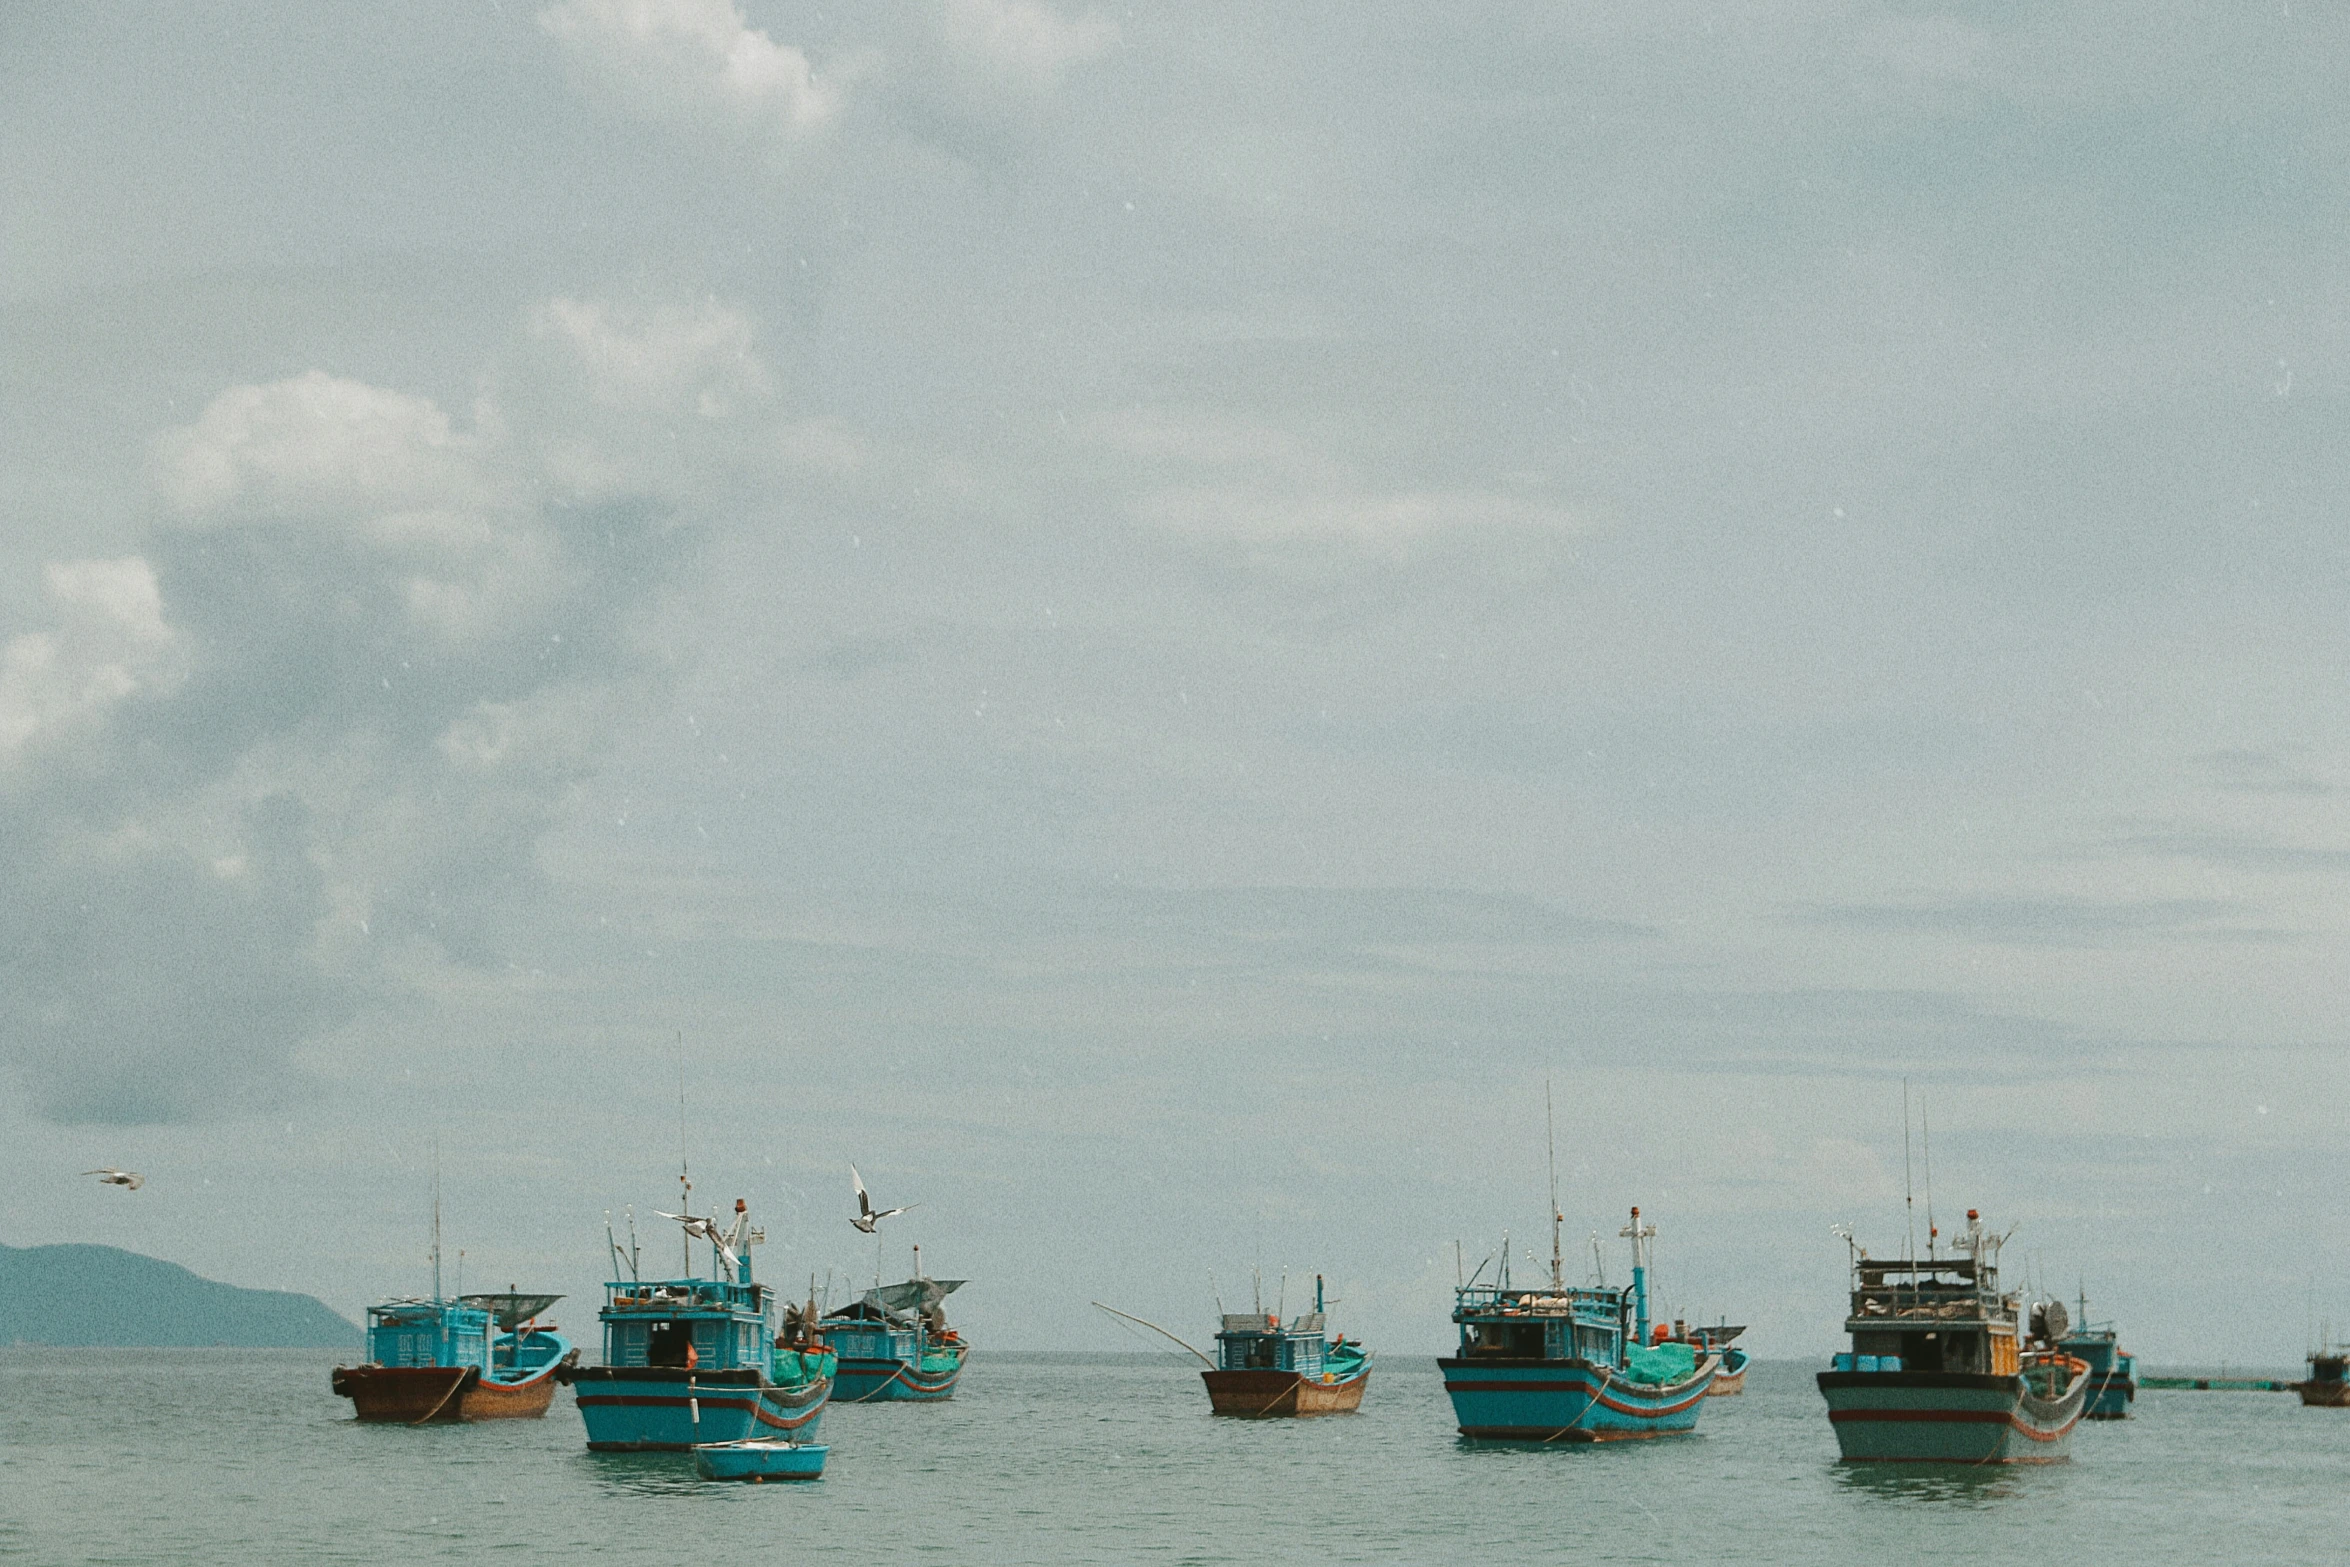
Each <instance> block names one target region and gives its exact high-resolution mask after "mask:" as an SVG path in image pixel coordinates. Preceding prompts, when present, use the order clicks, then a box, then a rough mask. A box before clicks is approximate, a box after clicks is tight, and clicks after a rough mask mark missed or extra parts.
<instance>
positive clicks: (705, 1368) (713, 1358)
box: [562, 1200, 837, 1452]
mask: <svg viewBox="0 0 2350 1567" xmlns="http://www.w3.org/2000/svg"><path fill="white" fill-rule="evenodd" d="M734 1210H735V1221H734V1226H733V1228H732V1229H730V1230H720V1229H719V1228H718V1223H717V1220H716V1219H701V1218H696V1219H692V1220H690V1221H687V1224H686V1229H687V1234H688V1235H689V1236H700V1237H702V1238H704V1239H706V1240H708V1241H709V1243H710V1250H711V1271H712V1273H713V1274H714V1275H715V1276H714V1277H710V1278H696V1277H687V1278H680V1279H645V1278H642V1277H640V1276H637V1275H638V1269H637V1267H636V1260H637V1259H636V1255H635V1249H634V1244H633V1241H632V1243H631V1248H630V1251H629V1253H628V1254H627V1255H626V1256H622V1255H621V1253H620V1251H619V1248H618V1246H617V1245H616V1244H615V1245H614V1246H613V1247H612V1251H613V1256H614V1258H615V1260H616V1261H617V1262H618V1263H619V1264H620V1266H621V1267H623V1268H626V1269H627V1270H628V1272H629V1273H630V1275H631V1276H630V1277H629V1278H626V1279H617V1280H614V1281H612V1282H610V1283H608V1284H606V1285H605V1286H604V1309H603V1310H602V1311H600V1312H598V1313H597V1316H598V1318H599V1319H600V1320H601V1321H602V1323H603V1325H604V1363H603V1364H602V1365H600V1366H582V1367H578V1368H576V1369H572V1370H570V1371H568V1372H566V1373H563V1374H562V1380H564V1381H567V1382H569V1383H571V1384H572V1386H573V1389H574V1392H575V1394H576V1397H577V1401H578V1404H579V1414H580V1418H581V1420H582V1421H584V1422H585V1423H586V1425H587V1438H588V1446H589V1447H590V1448H592V1449H594V1450H596V1451H598V1452H663V1451H667V1452H683V1451H685V1450H687V1449H689V1448H694V1447H701V1446H705V1445H708V1444H711V1443H726V1442H741V1441H745V1440H748V1439H749V1438H751V1437H755V1436H772V1437H783V1438H787V1439H789V1440H793V1441H800V1442H805V1441H807V1440H809V1439H810V1438H812V1437H814V1436H815V1434H816V1428H817V1425H818V1423H819V1422H820V1421H821V1419H822V1418H823V1414H824V1405H825V1403H826V1401H827V1400H828V1399H829V1398H830V1397H831V1395H832V1377H833V1370H834V1367H835V1365H836V1363H837V1362H836V1357H835V1356H834V1355H833V1353H832V1352H831V1351H830V1350H829V1349H827V1348H825V1347H824V1345H823V1344H821V1343H818V1342H801V1343H794V1342H791V1341H789V1340H788V1339H784V1338H776V1337H774V1336H773V1329H772V1327H771V1326H770V1322H769V1315H770V1311H771V1309H772V1307H773V1303H774V1291H772V1290H771V1289H769V1288H768V1287H767V1286H766V1285H764V1284H760V1283H758V1282H756V1281H754V1280H753V1279H752V1277H751V1259H750V1254H749V1251H748V1249H747V1248H748V1243H750V1242H752V1241H755V1240H757V1239H758V1238H759V1237H758V1236H757V1234H756V1233H755V1232H753V1231H751V1230H750V1228H749V1217H748V1214H747V1212H746V1209H745V1205H744V1204H743V1203H742V1202H740V1201H739V1200H738V1201H737V1202H736V1203H735V1205H734ZM672 1217H674V1216H672ZM688 1255H689V1257H690V1255H691V1253H690V1252H689V1253H688ZM616 1271H617V1270H616Z"/></svg>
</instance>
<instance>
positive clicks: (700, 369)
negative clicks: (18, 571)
mask: <svg viewBox="0 0 2350 1567" xmlns="http://www.w3.org/2000/svg"><path fill="white" fill-rule="evenodd" d="M531 330H532V332H533V333H535V334H536V335H537V336H538V337H540V338H542V339H549V340H553V341H556V342H559V343H561V344H562V345H563V346H564V347H565V348H567V349H568V350H569V351H570V352H571V353H572V354H573V355H574V356H576V358H577V360H578V362H579V364H580V366H581V367H582V368H583V369H584V371H585V372H586V374H587V377H588V384H589V388H590V390H591V392H592V394H593V396H594V397H595V400H596V401H597V402H598V403H600V404H602V405H603V406H605V407H607V408H614V409H622V410H631V411H645V412H656V413H678V412H684V411H689V410H690V411H691V412H692V413H693V414H694V415H695V416H696V417H698V418H703V419H723V418H726V417H727V416H728V415H730V414H733V413H735V412H737V411H739V410H741V409H742V408H744V407H746V406H748V405H750V404H753V403H758V402H762V401H764V400H766V399H767V398H768V397H769V396H771V395H772V394H773V392H774V381H773V378H772V377H770V376H769V374H768V373H767V367H766V366H765V365H764V364H763V363H761V362H760V360H759V357H758V355H757V354H756V353H755V352H753V350H752V342H753V340H754V338H755V337H756V335H757V334H756V331H755V329H754V327H753V325H752V323H751V319H750V318H749V317H748V316H746V315H744V314H743V313H742V312H741V311H738V310H731V309H729V308H727V307H726V306H724V305H722V304H720V303H719V302H718V301H717V300H715V299H705V300H702V301H699V302H698V303H696V304H694V305H691V306H688V307H684V308H680V307H677V306H663V307H657V308H654V309H650V310H628V309H623V308H621V307H618V306H615V305H612V304H609V303H607V302H605V301H602V300H583V299H564V298H555V299H550V300H548V301H547V302H546V303H545V304H544V305H542V306H540V307H539V308H538V309H537V310H536V311H534V312H533V313H532V316H531Z"/></svg>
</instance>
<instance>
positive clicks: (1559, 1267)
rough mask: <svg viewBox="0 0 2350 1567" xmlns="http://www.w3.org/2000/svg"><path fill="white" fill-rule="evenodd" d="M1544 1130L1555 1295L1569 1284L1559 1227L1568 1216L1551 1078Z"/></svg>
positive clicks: (1545, 1083)
mask: <svg viewBox="0 0 2350 1567" xmlns="http://www.w3.org/2000/svg"><path fill="white" fill-rule="evenodd" d="M1542 1130H1543V1133H1544V1135H1545V1137H1546V1138H1547V1139H1548V1141H1549V1144H1550V1290H1551V1293H1552V1294H1554V1295H1557V1294H1562V1293H1564V1292H1565V1290H1566V1287H1567V1284H1566V1277H1565V1274H1564V1272H1563V1266H1564V1258H1563V1257H1562V1256H1561V1255H1560V1253H1559V1226H1560V1225H1561V1224H1564V1223H1565V1222H1566V1219H1567V1216H1566V1215H1565V1214H1563V1213H1561V1212H1559V1128H1558V1114H1557V1112H1556V1110H1555V1109H1554V1108H1553V1107H1552V1104H1551V1097H1550V1077H1549V1074H1547V1073H1545V1074H1544V1075H1543V1079H1542Z"/></svg>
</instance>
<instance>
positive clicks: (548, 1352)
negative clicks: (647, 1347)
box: [331, 1294, 579, 1425]
mask: <svg viewBox="0 0 2350 1567" xmlns="http://www.w3.org/2000/svg"><path fill="white" fill-rule="evenodd" d="M560 1299H562V1297H561V1296H560V1295H518V1294H504V1295H467V1296H463V1297H461V1298H459V1299H456V1300H440V1299H434V1300H400V1301H387V1302H385V1303H384V1304H383V1305H380V1306H370V1307H369V1308H368V1309H367V1350H368V1358H367V1362H366V1363H365V1364H363V1365H357V1366H337V1367H335V1369H334V1375H333V1378H332V1381H331V1386H332V1387H333V1388H334V1390H335V1392H336V1394H337V1395H339V1396H340V1397H343V1398H347V1399H349V1400H351V1403H352V1405H353V1406H354V1408H355V1409H356V1410H357V1412H358V1417H359V1418H360V1419H361V1420H369V1421H382V1422H388V1423H397V1424H401V1425H423V1424H425V1423H426V1422H428V1421H435V1420H536V1419H538V1418H539V1417H540V1416H542V1415H544V1414H545V1413H546V1412H547V1406H548V1405H549V1404H551V1403H553V1402H554V1398H555V1386H556V1382H557V1380H558V1377H559V1374H560V1373H561V1371H562V1370H563V1369H564V1368H566V1367H568V1366H570V1365H572V1364H574V1363H575V1362H576V1361H577V1360H578V1359H579V1351H578V1350H577V1349H574V1348H573V1347H572V1345H571V1341H570V1340H568V1339H566V1338H565V1337H564V1336H563V1335H562V1334H561V1333H560V1332H558V1331H557V1330H556V1328H555V1325H554V1324H553V1323H545V1324H541V1323H539V1322H538V1321H537V1320H536V1319H537V1317H538V1314H539V1313H540V1312H542V1311H544V1310H546V1309H547V1307H549V1306H551V1305H553V1304H554V1303H555V1302H556V1301H558V1300H560ZM493 1326H494V1327H497V1328H501V1329H503V1330H504V1331H503V1332H498V1333H495V1334H493V1333H492V1331H491V1330H492V1328H493Z"/></svg>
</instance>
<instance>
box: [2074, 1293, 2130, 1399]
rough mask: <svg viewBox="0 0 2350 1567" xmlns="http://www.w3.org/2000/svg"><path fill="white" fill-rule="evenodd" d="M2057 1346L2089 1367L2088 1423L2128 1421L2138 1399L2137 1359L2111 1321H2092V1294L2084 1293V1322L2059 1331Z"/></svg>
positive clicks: (2082, 1300) (2082, 1314)
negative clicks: (2123, 1344)
mask: <svg viewBox="0 0 2350 1567" xmlns="http://www.w3.org/2000/svg"><path fill="white" fill-rule="evenodd" d="M2056 1347H2057V1348H2059V1349H2061V1350H2063V1351H2064V1352H2065V1353H2066V1354H2068V1355H2070V1356H2072V1357H2073V1358H2074V1359H2076V1360H2079V1361H2083V1362H2085V1363H2086V1364H2087V1365H2088V1367H2089V1396H2088V1400H2087V1402H2086V1403H2084V1404H2083V1406H2082V1408H2081V1415H2082V1418H2083V1419H2086V1420H2127V1419H2128V1418H2129V1416H2130V1404H2131V1402H2132V1401H2133V1400H2135V1399H2136V1398H2137V1396H2138V1357H2137V1356H2135V1355H2133V1354H2131V1353H2130V1352H2129V1351H2128V1350H2126V1349H2123V1348H2122V1347H2121V1334H2120V1332H2119V1330H2118V1329H2116V1328H2115V1326H2114V1324H2112V1323H2110V1322H2091V1321H2090V1320H2089V1295H2088V1292H2087V1291H2086V1290H2083V1291H2082V1292H2081V1320H2080V1321H2079V1322H2077V1323H2072V1324H2070V1325H2069V1326H2068V1327H2067V1328H2064V1329H2059V1330H2058V1332H2057V1336H2056Z"/></svg>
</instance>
